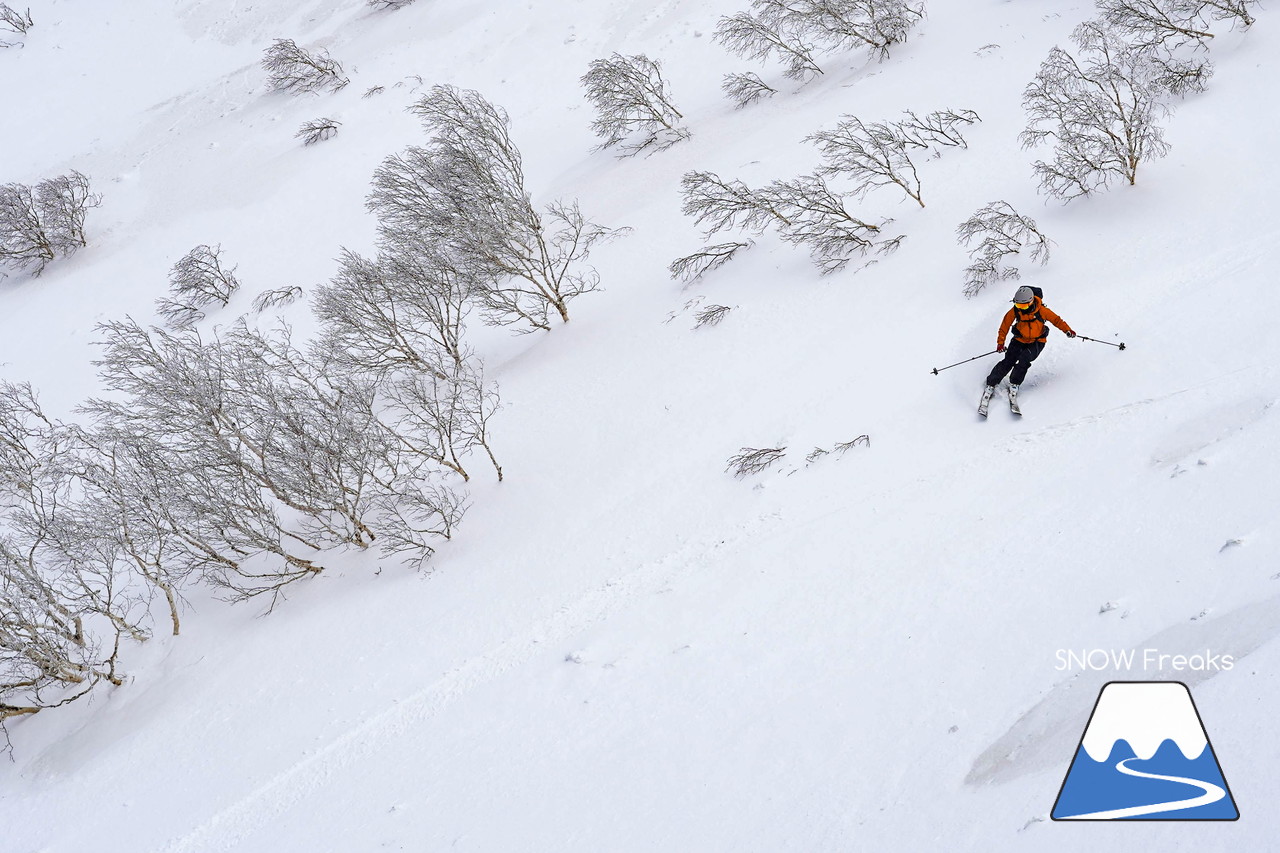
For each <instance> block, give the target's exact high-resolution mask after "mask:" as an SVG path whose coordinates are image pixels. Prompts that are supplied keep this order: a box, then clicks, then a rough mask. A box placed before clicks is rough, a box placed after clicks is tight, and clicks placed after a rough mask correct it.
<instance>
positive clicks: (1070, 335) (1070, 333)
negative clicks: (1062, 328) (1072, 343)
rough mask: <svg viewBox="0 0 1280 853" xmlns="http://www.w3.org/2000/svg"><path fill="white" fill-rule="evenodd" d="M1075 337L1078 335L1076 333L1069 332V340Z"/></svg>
mask: <svg viewBox="0 0 1280 853" xmlns="http://www.w3.org/2000/svg"><path fill="white" fill-rule="evenodd" d="M1075 336H1076V333H1075V332H1067V337H1068V338H1074V337H1075Z"/></svg>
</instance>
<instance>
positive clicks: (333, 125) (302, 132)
mask: <svg viewBox="0 0 1280 853" xmlns="http://www.w3.org/2000/svg"><path fill="white" fill-rule="evenodd" d="M339 127H342V122H340V121H338V120H337V119H333V118H317V119H312V120H311V121H308V122H304V123H303V125H302V127H300V128H298V132H297V133H295V134H294V135H293V137H294V139H301V140H302V144H303V145H315V144H316V143H317V142H324V141H325V140H326V139H330V138H332V137H333V136H334V135H336V134H337V132H338V128H339Z"/></svg>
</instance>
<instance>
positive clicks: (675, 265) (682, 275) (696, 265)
mask: <svg viewBox="0 0 1280 853" xmlns="http://www.w3.org/2000/svg"><path fill="white" fill-rule="evenodd" d="M753 245H754V242H753V241H751V240H747V241H745V242H742V241H734V242H731V243H715V244H713V245H709V246H703V247H702V248H701V249H699V250H698V251H696V252H694V253H693V254H692V255H685V256H684V257H683V258H676V259H675V260H674V261H672V262H671V263H670V264H669V265H668V266H667V271H668V272H670V273H671V277H672V278H674V279H679V280H680V281H682V282H684V283H685V284H692V283H693V282H695V281H698V280H699V279H701V278H702V277H703V276H704V275H706V274H707V273H709V272H711V271H712V270H717V269H719V268H720V267H722V266H724V265H725V264H727V263H729V261H731V260H733V258H734V256H735V255H737V254H738V252H741V251H742V250H743V249H748V248H750V247H751V246H753Z"/></svg>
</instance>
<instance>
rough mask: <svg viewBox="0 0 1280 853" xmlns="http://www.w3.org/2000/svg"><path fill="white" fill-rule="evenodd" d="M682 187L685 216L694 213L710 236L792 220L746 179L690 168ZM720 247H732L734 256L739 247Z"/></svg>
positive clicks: (761, 230)
mask: <svg viewBox="0 0 1280 853" xmlns="http://www.w3.org/2000/svg"><path fill="white" fill-rule="evenodd" d="M680 190H681V192H682V194H683V195H684V201H683V203H682V204H681V210H682V211H683V212H684V215H685V216H692V217H693V221H694V224H695V225H698V226H699V227H701V228H702V229H703V232H704V233H705V234H706V236H708V237H710V236H711V235H712V234H715V233H717V232H719V231H724V230H726V229H730V228H733V229H740V230H744V231H750V232H753V233H755V234H763V233H764V232H765V230H766V229H767V228H768V227H769V226H770V225H776V224H782V225H786V224H788V223H789V220H788V219H787V218H786V217H785V216H784V215H783V214H782V213H780V212H779V211H778V210H777V209H775V208H774V207H772V206H771V205H770V204H769V200H768V199H767V198H766V197H765V196H763V195H762V194H761V193H759V192H757V191H755V190H753V189H751V188H750V187H749V186H747V185H746V184H744V183H743V182H742V181H738V180H725V179H724V178H722V177H720V176H719V175H717V174H715V173H714V172H686V173H685V174H684V177H682V178H681V179H680ZM708 248H711V247H708ZM719 248H720V250H721V251H716V252H713V253H712V254H713V255H720V254H723V252H724V251H729V252H730V254H729V257H732V255H733V253H734V252H736V251H737V249H733V248H731V245H730V244H725V246H723V247H719ZM694 257H696V256H693V255H691V256H690V258H694ZM725 260H728V258H725ZM721 263H723V261H721ZM716 266H719V264H716ZM682 268H683V265H682ZM712 269H714V267H712ZM673 272H674V270H673Z"/></svg>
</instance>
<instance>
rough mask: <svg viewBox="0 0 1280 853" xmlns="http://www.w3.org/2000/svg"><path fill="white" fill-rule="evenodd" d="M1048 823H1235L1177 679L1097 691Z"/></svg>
mask: <svg viewBox="0 0 1280 853" xmlns="http://www.w3.org/2000/svg"><path fill="white" fill-rule="evenodd" d="M1051 816H1052V817H1053V819H1054V820H1236V819H1237V818H1239V817H1240V812H1239V810H1237V809H1236V803H1235V800H1234V799H1233V798H1232V796H1231V790H1230V789H1229V788H1228V787H1227V780H1226V779H1225V778H1223V776H1222V768H1221V767H1219V766H1218V759H1217V756H1216V755H1215V754H1214V752H1213V746H1212V744H1210V743H1209V736H1208V735H1207V734H1206V733H1205V730H1204V723H1202V722H1201V721H1200V714H1199V712H1198V711H1196V706H1195V702H1193V701H1192V700H1191V691H1189V690H1188V689H1187V686H1186V685H1185V684H1183V683H1182V682H1180V681H1112V682H1110V683H1109V684H1107V685H1105V686H1104V687H1103V688H1102V692H1101V693H1099V694H1098V703H1097V704H1096V705H1094V706H1093V715H1092V716H1090V717H1089V724H1088V725H1087V726H1085V730H1084V736H1083V737H1082V738H1081V739H1080V746H1079V747H1078V748H1077V749H1076V755H1075V758H1074V759H1073V760H1072V761H1071V769H1070V770H1068V771H1067V778H1066V779H1064V780H1063V782H1062V790H1060V791H1059V792H1058V800H1057V802H1055V803H1054V804H1053V813H1052V815H1051Z"/></svg>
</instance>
